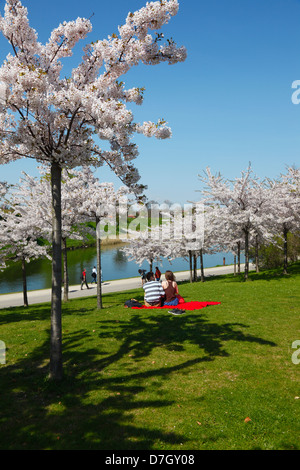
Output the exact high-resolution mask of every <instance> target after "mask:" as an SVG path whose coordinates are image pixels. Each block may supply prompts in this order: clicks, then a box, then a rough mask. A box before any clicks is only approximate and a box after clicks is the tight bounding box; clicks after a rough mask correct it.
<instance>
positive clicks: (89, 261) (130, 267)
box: [0, 247, 234, 294]
mask: <svg viewBox="0 0 300 470" xmlns="http://www.w3.org/2000/svg"><path fill="white" fill-rule="evenodd" d="M223 257H225V258H226V264H233V262H234V259H233V255H231V254H230V253H217V254H215V255H204V267H207V268H208V267H212V266H216V265H221V264H223ZM96 264H97V259H96V248H82V249H76V250H72V251H68V266H69V283H70V285H75V284H80V275H81V272H82V270H83V269H84V268H85V269H86V271H87V280H88V282H91V281H92V276H91V273H92V269H93V267H94V266H96ZM101 264H102V274H103V280H104V281H106V280H113V279H124V278H128V277H137V276H138V275H139V274H138V269H140V266H139V265H137V264H136V263H135V262H134V261H128V259H127V257H126V255H125V254H124V253H123V252H122V251H121V250H120V247H103V248H102V257H101ZM156 265H158V266H159V267H160V270H161V271H162V272H164V271H165V270H167V269H171V270H172V271H184V270H186V271H187V270H188V269H189V263H188V262H187V261H186V260H184V259H183V258H178V259H176V260H174V261H172V264H170V263H169V261H168V260H163V262H162V263H155V264H154V266H156ZM197 267H198V268H199V267H200V266H199V261H198V266H197ZM141 268H142V269H146V270H148V269H149V265H148V264H147V263H146V262H145V263H143V264H142V266H141ZM50 287H51V261H50V260H47V259H44V260H41V259H40V260H35V261H31V263H29V264H27V288H28V290H34V289H45V288H50ZM21 291H22V272H21V263H20V262H18V263H14V264H13V265H12V266H10V267H8V268H7V269H6V270H5V271H4V272H2V273H0V294H4V293H10V292H21Z"/></svg>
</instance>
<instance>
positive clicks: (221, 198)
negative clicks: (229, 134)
mask: <svg viewBox="0 0 300 470" xmlns="http://www.w3.org/2000/svg"><path fill="white" fill-rule="evenodd" d="M200 180H201V181H202V183H204V184H205V185H206V186H205V187H204V189H203V190H202V193H203V195H204V198H205V200H206V203H207V204H209V205H211V206H214V205H216V204H217V205H219V206H220V207H222V211H221V212H220V215H221V218H220V219H219V223H220V226H222V224H229V225H230V226H231V227H233V228H234V233H236V234H238V238H237V241H239V233H240V231H242V233H243V241H244V250H245V271H244V279H245V280H246V279H248V272H249V242H250V236H251V234H252V233H259V234H260V235H262V236H265V237H267V236H268V233H267V230H265V223H264V221H265V219H266V217H267V209H268V207H269V194H270V193H269V192H268V190H267V187H266V183H265V181H261V180H260V179H259V178H257V177H256V176H255V175H253V172H252V168H251V165H249V167H248V169H247V170H246V171H243V172H242V173H241V176H240V177H237V178H235V180H233V181H229V180H224V178H223V177H222V175H221V174H217V175H212V173H211V171H210V169H209V168H207V170H206V173H205V174H204V175H202V176H201V175H200ZM231 243H232V242H231Z"/></svg>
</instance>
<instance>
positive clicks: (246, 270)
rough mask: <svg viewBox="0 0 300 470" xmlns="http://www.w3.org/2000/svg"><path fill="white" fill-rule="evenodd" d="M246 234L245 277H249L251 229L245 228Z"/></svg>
mask: <svg viewBox="0 0 300 470" xmlns="http://www.w3.org/2000/svg"><path fill="white" fill-rule="evenodd" d="M244 234H245V271H244V279H245V280H247V279H248V273H249V230H248V229H244Z"/></svg>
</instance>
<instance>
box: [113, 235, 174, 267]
mask: <svg viewBox="0 0 300 470" xmlns="http://www.w3.org/2000/svg"><path fill="white" fill-rule="evenodd" d="M129 235H131V236H132V237H133V238H132V239H130V241H129V243H128V245H126V246H125V247H123V248H122V249H121V250H122V251H123V252H124V253H125V254H126V256H127V257H128V259H129V260H130V261H132V260H135V261H136V262H137V263H138V264H139V265H140V266H141V265H142V264H143V262H145V261H146V262H147V263H148V264H149V271H151V272H152V270H153V262H154V261H156V262H158V263H161V262H162V258H168V257H170V256H171V254H172V251H173V244H172V243H171V240H169V239H167V238H166V237H164V236H163V232H162V230H161V227H159V226H158V227H157V226H156V227H152V228H151V227H148V229H147V230H144V231H142V232H138V233H137V232H134V231H130V230H129Z"/></svg>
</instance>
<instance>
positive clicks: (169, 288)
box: [162, 271, 179, 305]
mask: <svg viewBox="0 0 300 470" xmlns="http://www.w3.org/2000/svg"><path fill="white" fill-rule="evenodd" d="M165 278H166V280H165V281H163V282H162V287H163V289H164V291H165V295H166V298H165V300H164V305H178V304H179V299H178V297H177V295H178V286H177V283H176V282H175V276H174V274H173V272H172V271H166V272H165Z"/></svg>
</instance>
